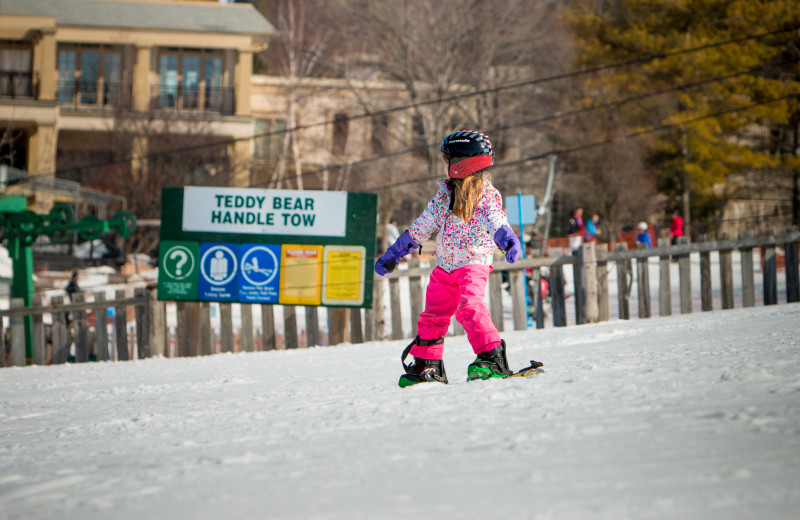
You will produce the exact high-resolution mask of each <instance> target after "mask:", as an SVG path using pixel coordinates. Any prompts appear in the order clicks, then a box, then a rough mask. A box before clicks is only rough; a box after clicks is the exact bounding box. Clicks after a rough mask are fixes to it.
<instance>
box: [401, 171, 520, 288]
mask: <svg viewBox="0 0 800 520" xmlns="http://www.w3.org/2000/svg"><path fill="white" fill-rule="evenodd" d="M438 184H439V191H437V192H436V195H434V197H433V198H432V199H431V201H430V202H428V206H427V207H426V208H425V211H423V212H422V215H420V216H419V217H417V219H416V220H415V221H414V223H413V224H412V225H411V227H410V228H409V230H408V231H409V233H410V234H411V237H412V238H413V239H414V240H415V241H416V242H417V243H418V244H421V243H422V242H423V241H425V240H427V239H428V238H430V236H431V235H432V234H433V233H434V232H437V235H436V259H437V260H436V261H437V265H438V266H439V267H441V268H442V269H444V270H445V271H447V272H448V273H450V272H453V271H455V270H456V269H458V268H459V267H464V266H465V265H469V264H479V265H492V257H493V255H494V250H495V249H497V245H496V244H495V243H494V234H495V232H496V231H497V230H498V229H499V228H500V227H501V226H503V225H504V224H508V219H507V218H506V214H505V212H504V211H503V199H502V197H501V196H500V192H498V191H497V189H496V188H495V187H494V186H492V184H491V183H490V182H489V181H485V182H484V185H483V192H481V195H480V199H479V201H478V204H476V205H475V211H474V213H473V215H472V219H470V221H469V222H464V221H463V220H461V219H460V218H458V217H456V216H455V215H453V212H452V210H451V209H450V200H451V196H452V193H451V191H450V187H449V186H448V184H447V181H446V180H440V181H439V182H438Z"/></svg>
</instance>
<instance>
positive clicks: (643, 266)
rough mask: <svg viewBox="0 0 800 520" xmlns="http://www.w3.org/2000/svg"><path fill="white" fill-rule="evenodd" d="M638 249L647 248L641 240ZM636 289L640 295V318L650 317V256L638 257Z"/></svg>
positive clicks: (637, 244)
mask: <svg viewBox="0 0 800 520" xmlns="http://www.w3.org/2000/svg"><path fill="white" fill-rule="evenodd" d="M636 249H647V246H646V245H645V244H643V243H641V242H637V243H636ZM636 289H637V291H638V296H639V318H649V317H650V262H649V261H648V257H646V256H645V257H644V258H637V259H636Z"/></svg>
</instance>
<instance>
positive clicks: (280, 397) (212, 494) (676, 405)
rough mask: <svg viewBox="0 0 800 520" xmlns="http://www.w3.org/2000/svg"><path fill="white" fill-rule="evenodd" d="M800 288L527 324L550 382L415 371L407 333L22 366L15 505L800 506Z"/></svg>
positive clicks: (469, 510) (462, 353)
mask: <svg viewBox="0 0 800 520" xmlns="http://www.w3.org/2000/svg"><path fill="white" fill-rule="evenodd" d="M798 331H800V305H798V304H782V305H778V306H772V307H756V308H752V309H737V310H732V311H716V312H710V313H700V312H696V313H695V314H690V315H682V316H673V317H670V318H652V319H642V320H631V321H611V322H606V323H601V324H596V325H584V326H572V327H567V328H560V329H555V328H546V329H544V330H538V331H537V330H529V331H519V332H506V333H504V337H505V338H506V340H507V341H508V344H509V357H510V360H511V363H512V365H514V366H517V367H519V366H522V365H524V364H527V360H528V359H531V358H533V359H537V360H540V361H543V362H544V364H545V369H546V372H545V373H544V374H541V375H538V376H535V377H532V378H528V379H512V380H492V381H485V382H474V383H466V382H465V381H464V378H465V374H466V366H467V364H468V363H469V362H470V361H471V360H472V357H473V356H472V354H471V351H470V349H469V347H468V344H467V341H466V339H465V338H464V337H463V336H461V337H456V338H448V340H447V345H446V351H445V363H446V366H447V371H448V376H449V377H450V381H451V384H450V385H447V386H445V385H439V384H427V385H418V386H414V387H411V388H406V389H400V388H398V387H397V378H398V376H399V375H400V373H401V367H400V361H399V356H400V352H401V350H402V348H403V347H404V346H405V343H406V342H405V341H391V342H375V343H367V344H363V345H344V346H339V347H333V348H312V349H302V350H292V351H273V352H260V353H250V354H244V353H242V354H228V355H218V356H212V357H204V358H183V359H164V358H155V359H147V360H144V361H134V362H124V363H111V362H105V363H90V364H81V365H77V364H76V365H61V366H45V367H26V368H7V369H2V370H0V519H2V520H6V519H12V518H13V519H17V518H19V519H22V518H24V519H49V518H58V519H81V520H85V519H109V518H114V519H137V520H139V519H143V518H147V519H155V518H192V519H218V518H229V519H234V518H235V519H249V518H256V519H264V518H269V519H340V518H341V519H344V518H347V519H351V518H374V519H384V518H386V519H394V518H397V519H406V518H423V519H428V518H431V519H434V518H435V519H440V518H537V519H570V518H579V519H581V518H609V519H611V518H613V519H627V518H631V519H650V518H652V519H703V520H706V519H724V520H731V519H755V518H769V519H793V518H798V511H800V486H798V482H800V337H799V335H798Z"/></svg>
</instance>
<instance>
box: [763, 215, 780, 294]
mask: <svg viewBox="0 0 800 520" xmlns="http://www.w3.org/2000/svg"><path fill="white" fill-rule="evenodd" d="M774 234H775V233H774V231H773V230H768V232H767V235H774ZM763 251H764V259H763V262H764V305H775V304H777V303H778V272H777V270H778V265H777V258H776V256H775V246H774V245H772V244H770V245H765V246H764V249H763Z"/></svg>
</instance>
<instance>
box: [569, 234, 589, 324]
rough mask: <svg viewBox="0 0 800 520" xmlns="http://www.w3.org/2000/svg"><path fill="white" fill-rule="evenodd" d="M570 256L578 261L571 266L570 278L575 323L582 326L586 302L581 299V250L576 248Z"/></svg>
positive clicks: (584, 320)
mask: <svg viewBox="0 0 800 520" xmlns="http://www.w3.org/2000/svg"><path fill="white" fill-rule="evenodd" d="M572 256H574V257H576V258H577V259H578V262H577V263H575V264H572V277H573V283H574V286H575V323H576V324H578V325H582V324H584V323H586V315H585V314H584V313H583V311H584V309H585V305H586V302H585V301H584V297H583V248H582V247H578V249H575V250H573V251H572Z"/></svg>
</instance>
